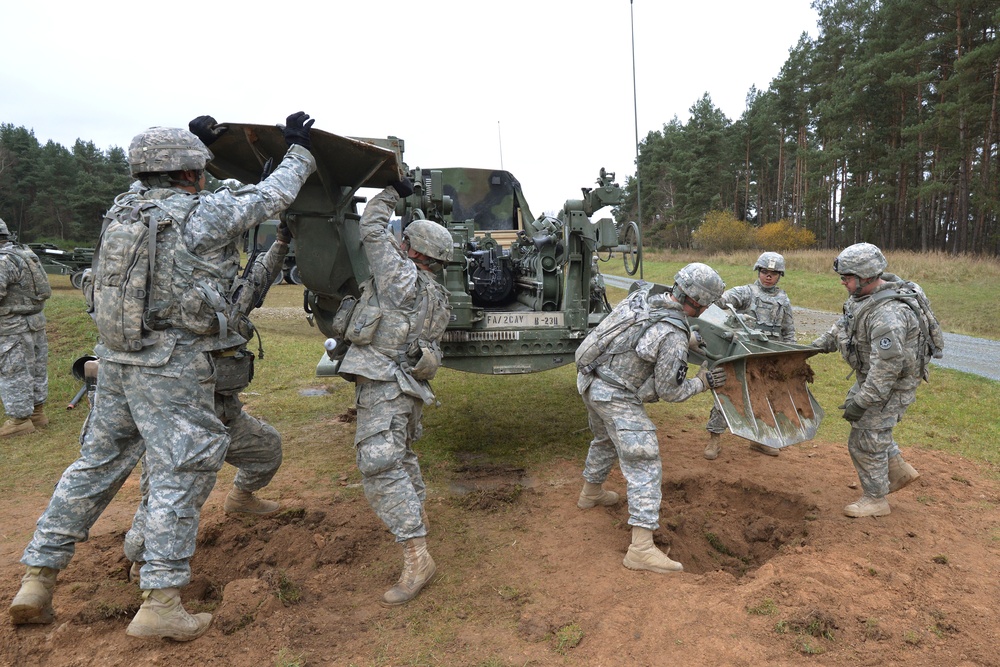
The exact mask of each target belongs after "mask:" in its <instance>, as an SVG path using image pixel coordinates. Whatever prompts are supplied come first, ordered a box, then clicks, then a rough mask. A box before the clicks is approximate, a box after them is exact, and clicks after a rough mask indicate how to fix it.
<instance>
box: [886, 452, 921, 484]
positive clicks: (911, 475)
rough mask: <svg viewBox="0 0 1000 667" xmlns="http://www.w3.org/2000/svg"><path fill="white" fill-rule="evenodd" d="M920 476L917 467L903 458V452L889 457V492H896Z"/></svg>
mask: <svg viewBox="0 0 1000 667" xmlns="http://www.w3.org/2000/svg"><path fill="white" fill-rule="evenodd" d="M918 477H920V473H919V472H917V469H916V468H914V467H913V466H911V465H910V464H909V463H907V462H906V461H904V460H903V455H902V454H896V455H895V456H893V457H892V458H891V459H889V493H895V492H896V491H899V490H900V489H902V488H903V487H904V486H906V485H907V484H909V483H910V482H912V481H914V480H915V479H917V478H918Z"/></svg>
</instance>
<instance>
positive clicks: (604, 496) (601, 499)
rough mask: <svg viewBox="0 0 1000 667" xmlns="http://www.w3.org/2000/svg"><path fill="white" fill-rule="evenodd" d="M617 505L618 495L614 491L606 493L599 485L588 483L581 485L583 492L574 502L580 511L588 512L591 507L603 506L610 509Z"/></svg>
mask: <svg viewBox="0 0 1000 667" xmlns="http://www.w3.org/2000/svg"><path fill="white" fill-rule="evenodd" d="M617 504H618V494H617V493H615V492H614V491H606V490H604V489H603V488H601V485H600V484H592V483H590V482H584V483H583V490H581V491H580V498H579V499H578V500H577V501H576V506H577V507H579V508H580V509H582V510H589V509H590V508H591V507H597V506H598V505H603V506H604V507H610V506H611V505H617Z"/></svg>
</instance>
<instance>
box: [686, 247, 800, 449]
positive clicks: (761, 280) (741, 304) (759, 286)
mask: <svg viewBox="0 0 1000 667" xmlns="http://www.w3.org/2000/svg"><path fill="white" fill-rule="evenodd" d="M753 270H754V271H756V272H757V280H756V281H755V282H753V283H751V284H749V285H740V286H737V287H733V288H731V289H728V290H726V292H725V293H724V294H723V295H722V298H721V299H720V300H719V304H718V305H719V306H720V307H721V308H725V309H729V308H730V307H731V308H732V309H733V310H735V311H736V313H737V316H740V317H743V318H744V319H745V320H747V321H748V324H749V326H751V327H752V328H755V329H758V330H759V331H762V332H764V334H765V335H766V336H767V337H768V338H770V339H771V340H780V341H782V342H785V343H794V342H795V322H794V320H793V318H792V303H791V301H789V300H788V295H787V294H786V293H785V290H783V289H781V288H780V287H778V281H779V280H781V279H782V278H783V277H784V275H785V258H784V257H782V256H781V255H780V254H779V253H776V252H764V253H761V255H760V257H758V258H757V261H756V262H754V265H753ZM705 429H706V430H707V431H708V444H707V445H706V446H705V458H706V459H708V460H710V461H711V460H713V459H716V458H718V456H719V453H720V452H722V434H723V433H725V431H726V418H725V417H724V416H723V415H722V412H721V411H720V410H719V409H718V408H717V407H715V406H714V405H713V406H712V411H711V413H710V414H709V417H708V424H707V425H706V426H705ZM750 449H752V450H753V451H755V452H760V453H761V454H766V455H768V456H777V455H778V452H779V451H780V450H779V449H778V448H776V447H768V446H767V445H763V444H761V443H759V442H751V443H750Z"/></svg>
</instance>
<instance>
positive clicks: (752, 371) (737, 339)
mask: <svg viewBox="0 0 1000 667" xmlns="http://www.w3.org/2000/svg"><path fill="white" fill-rule="evenodd" d="M688 321H689V322H690V324H691V329H692V331H697V332H698V333H699V334H700V335H701V337H702V339H704V345H703V346H702V347H701V348H700V349H692V350H691V352H690V354H689V361H690V362H691V363H693V364H701V363H703V362H707V363H708V365H709V366H711V367H715V366H720V365H721V366H722V367H723V368H724V369H725V370H726V375H727V378H728V380H727V381H726V383H725V384H724V385H723V386H721V387H719V388H717V389H714V390H713V393H714V394H715V398H716V405H718V406H719V408H720V409H721V410H722V413H723V415H725V418H726V422H727V423H728V425H729V430H730V431H732V433H733V434H734V435H738V436H740V437H742V438H746V439H747V440H752V441H754V442H759V443H761V444H763V445H767V446H768V447H775V448H781V447H787V446H789V445H794V444H796V443H798V442H802V441H805V440H810V439H812V438H813V436H815V435H816V430H817V429H818V428H819V424H820V422H821V421H822V419H823V414H824V413H823V408H821V407H820V405H819V403H817V402H816V399H815V398H813V395H812V392H810V391H809V387H808V383H810V382H812V381H813V371H812V368H810V366H809V364H808V363H807V361H806V360H807V359H808V358H809V357H811V356H812V355H814V354H818V353H819V350H817V349H816V348H814V347H810V346H808V345H797V344H795V343H783V342H781V341H776V340H772V339H770V338H768V337H767V336H766V335H765V334H764V333H763V332H762V331H759V330H757V329H754V328H752V326H751V325H749V324H748V323H747V319H746V318H745V317H743V316H741V315H739V314H737V313H736V311H735V310H732V309H730V310H729V311H728V312H727V311H724V310H722V309H721V308H719V307H718V306H715V305H713V306H710V307H709V309H708V310H706V311H705V312H704V313H702V315H701V316H700V317H698V318H694V319H689V320H688Z"/></svg>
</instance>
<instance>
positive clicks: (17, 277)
mask: <svg viewBox="0 0 1000 667" xmlns="http://www.w3.org/2000/svg"><path fill="white" fill-rule="evenodd" d="M51 295H52V288H51V287H50V286H49V279H48V277H46V275H45V271H44V270H43V269H42V264H41V262H39V261H38V257H37V256H36V255H35V253H33V252H32V251H31V249H30V248H28V247H27V246H24V245H20V244H17V243H14V242H13V241H11V238H10V230H9V229H7V223H6V222H4V221H3V220H2V219H0V399H2V400H3V407H4V410H5V411H6V412H7V416H8V417H9V419H8V420H7V421H5V422H4V424H3V426H0V438H6V437H12V436H15V435H23V434H25V433H32V432H34V430H35V429H36V428H43V427H45V426H48V424H49V418H48V417H46V416H45V399H46V398H48V395H49V374H48V363H49V345H48V341H47V340H46V338H45V315H44V314H43V313H42V308H44V307H45V300H46V299H48V298H49V297H50V296H51Z"/></svg>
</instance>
